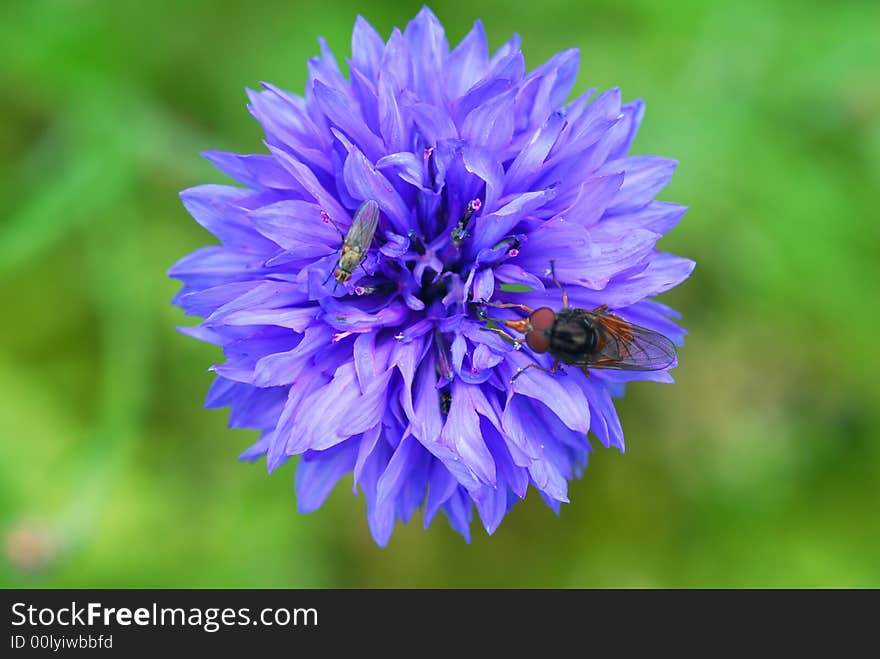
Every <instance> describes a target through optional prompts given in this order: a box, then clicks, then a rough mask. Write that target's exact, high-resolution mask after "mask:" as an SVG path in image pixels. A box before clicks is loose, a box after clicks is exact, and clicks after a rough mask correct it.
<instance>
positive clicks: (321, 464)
mask: <svg viewBox="0 0 880 659" xmlns="http://www.w3.org/2000/svg"><path fill="white" fill-rule="evenodd" d="M357 451H358V442H357V441H355V440H351V441H348V442H343V443H342V444H339V445H338V446H334V447H333V448H329V449H327V450H326V451H309V452H308V453H306V454H305V455H303V457H302V459H301V460H300V461H299V465H298V466H297V469H296V478H295V490H296V499H297V510H299V512H301V513H311V512H314V511H316V510H317V509H318V508H320V507H321V504H323V503H324V500H325V499H326V498H327V497H328V496H329V494H330V492H332V491H333V488H334V487H335V486H336V483H338V482H339V479H340V478H342V477H343V476H345V474H347V473H348V472H350V471H351V470H352V468H353V467H354V464H355V460H356V459H357Z"/></svg>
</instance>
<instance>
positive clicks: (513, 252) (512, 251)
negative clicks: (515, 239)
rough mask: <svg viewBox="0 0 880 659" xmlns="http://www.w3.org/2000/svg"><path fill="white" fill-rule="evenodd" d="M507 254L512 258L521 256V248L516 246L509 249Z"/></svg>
mask: <svg viewBox="0 0 880 659" xmlns="http://www.w3.org/2000/svg"><path fill="white" fill-rule="evenodd" d="M507 255H508V256H509V257H511V258H513V257H514V256H519V250H518V249H517V248H516V247H513V248H511V249H509V250H507Z"/></svg>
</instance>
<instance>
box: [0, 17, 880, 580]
mask: <svg viewBox="0 0 880 659" xmlns="http://www.w3.org/2000/svg"><path fill="white" fill-rule="evenodd" d="M418 7H419V4H418V3H416V2H405V3H399V4H397V5H392V4H391V3H387V2H376V1H375V0H370V1H369V2H358V3H355V2H337V3H329V2H326V1H324V2H313V1H309V2H292V1H280V0H273V1H270V2H253V1H251V2H241V1H232V0H229V1H223V2H217V1H207V0H206V1H200V2H187V3H179V2H170V1H168V0H162V1H159V0H154V1H153V2H149V3H135V2H109V1H106V2H98V1H88V0H43V1H34V2H28V1H25V0H22V1H21V2H15V1H12V2H10V1H8V0H7V2H5V3H4V6H3V19H2V21H0V62H2V63H3V64H2V66H0V94H2V99H0V101H2V102H0V196H2V199H3V208H2V212H0V298H2V300H3V306H2V309H3V319H4V322H3V323H2V324H0V533H2V538H3V542H4V548H3V558H2V559H0V583H2V584H5V585H16V586H36V587H42V586H68V587H88V586H145V587H150V586H277V587H281V586H342V587H358V586H379V587H383V586H563V587H565V586H624V587H628V586H875V587H877V586H880V528H878V519H880V517H878V511H880V490H878V476H880V446H878V442H877V440H878V429H880V419H878V416H880V405H878V402H880V401H878V393H880V385H878V383H877V373H878V366H880V364H878V355H880V350H878V343H877V341H878V339H877V327H878V322H880V317H878V315H880V310H878V305H877V293H876V291H877V290H880V277H878V275H880V270H878V266H877V264H878V256H880V229H878V227H880V223H878V222H877V201H876V196H877V192H878V189H880V68H878V62H880V41H878V39H877V26H878V25H880V5H878V4H877V3H876V2H869V1H865V2H848V3H834V4H826V3H819V2H806V3H765V2H759V1H758V0H744V1H743V2H739V3H727V2H721V1H718V2H692V1H682V2H678V3H654V2H650V1H648V0H641V1H639V2H634V3H620V2H610V1H608V0H603V1H601V2H562V1H561V0H549V1H548V2H544V3H531V2H518V3H511V2H510V1H507V2H500V1H494V2H474V1H473V0H470V1H468V2H464V1H463V0H454V1H452V2H444V3H442V6H436V7H435V10H436V11H437V13H438V15H439V16H440V19H441V20H442V21H443V22H444V24H445V25H446V28H447V33H448V35H449V37H450V40H451V41H453V42H454V41H457V40H458V39H460V38H461V37H462V36H463V35H464V34H465V32H466V31H467V29H469V26H470V24H471V22H472V21H473V20H474V19H475V18H482V19H483V20H484V21H485V24H486V29H487V31H488V34H489V38H490V41H491V44H492V46H493V47H496V46H498V45H500V44H501V43H502V41H504V40H505V39H506V38H507V37H508V36H509V35H510V34H511V33H513V32H519V33H520V34H521V35H522V37H523V44H524V51H525V54H526V58H527V62H528V64H529V65H530V66H535V65H537V64H538V63H540V62H542V61H543V60H544V59H546V58H547V57H548V56H549V55H551V54H552V53H553V52H555V51H557V50H559V49H561V48H563V47H570V46H577V47H580V48H581V52H582V67H581V74H580V78H579V83H578V89H579V90H580V89H585V88H586V87H588V86H596V87H599V88H607V87H609V86H612V85H619V86H621V88H622V90H623V94H624V97H625V98H627V99H632V98H635V97H639V96H640V97H643V98H644V99H646V101H647V106H648V112H647V117H646V121H645V123H644V124H643V127H642V131H641V133H640V136H639V138H638V141H637V143H636V149H635V151H636V152H640V153H659V154H663V155H668V156H673V157H677V158H678V159H679V162H680V164H679V169H678V172H677V173H676V176H675V179H674V182H673V183H672V185H671V186H670V187H669V188H668V189H667V190H665V191H664V192H663V194H662V198H665V199H669V200H674V201H679V202H682V203H686V204H687V205H689V206H690V211H689V213H688V215H687V216H686V217H685V219H684V221H683V222H682V223H681V225H680V226H679V227H678V228H677V229H676V230H675V231H674V232H673V233H672V234H670V235H669V236H668V237H667V238H665V239H664V240H663V244H662V246H663V248H665V249H667V250H669V251H673V252H677V253H680V254H683V255H687V256H690V257H692V258H694V259H696V261H697V262H698V267H697V270H696V271H695V273H694V275H693V277H692V278H691V280H690V281H688V282H687V283H686V284H685V285H683V286H682V287H680V289H678V290H676V291H673V292H671V293H669V294H667V295H665V296H664V301H665V302H667V303H669V304H671V305H673V306H675V307H677V308H679V309H681V310H682V311H683V313H684V319H683V323H684V324H685V325H686V326H687V327H688V329H689V330H690V332H691V334H690V337H689V339H688V342H687V345H686V346H685V348H684V349H682V351H681V367H680V368H679V369H678V370H677V371H676V373H675V375H676V379H677V381H678V382H677V384H676V385H674V386H661V385H656V384H647V383H644V384H636V385H634V386H632V387H630V389H629V391H628V393H627V396H626V398H625V399H624V400H622V401H621V402H620V404H619V411H620V415H621V419H622V421H623V425H624V428H625V431H626V435H627V440H628V450H627V453H626V454H625V455H621V454H619V453H617V452H615V451H608V450H600V451H599V452H598V453H596V454H595V455H594V457H593V458H592V460H591V463H590V466H589V468H588V469H587V472H586V474H585V477H584V479H583V480H581V481H578V482H576V483H574V484H572V487H571V490H570V496H571V500H572V503H571V504H570V505H567V506H565V507H564V508H563V511H562V514H561V516H560V518H558V519H557V518H556V517H555V516H554V515H553V513H552V512H550V511H549V510H548V509H547V508H546V507H545V506H544V505H543V503H542V502H541V501H540V499H539V498H538V497H536V496H535V495H534V493H531V494H530V496H529V497H527V500H526V501H525V502H524V504H521V505H519V506H517V507H516V508H515V509H514V510H513V512H512V513H511V514H510V515H509V516H508V518H507V519H506V520H505V522H504V523H503V524H502V526H501V528H500V529H499V530H498V531H497V532H496V534H495V535H494V536H492V537H488V536H486V534H485V533H484V532H482V530H481V529H480V527H479V524H478V523H477V522H475V524H474V534H475V538H474V540H473V542H472V543H471V544H470V545H467V544H465V543H464V542H462V541H461V539H460V538H459V537H458V536H457V535H456V534H455V533H453V532H452V531H451V530H450V529H449V528H448V527H447V526H446V524H445V522H444V521H443V520H441V519H438V521H437V522H435V524H434V526H433V527H432V528H431V529H430V530H428V531H425V530H423V529H422V528H421V519H419V518H418V517H417V518H416V519H414V520H413V521H411V522H410V524H408V525H407V526H399V527H398V529H397V530H396V532H395V535H394V537H393V538H392V541H391V544H390V546H389V547H388V548H386V549H379V548H377V547H376V546H375V545H374V544H373V542H372V540H371V539H370V536H369V532H368V529H367V525H366V521H365V511H364V501H363V497H362V496H361V497H358V498H353V497H352V496H351V493H350V490H351V481H350V478H349V479H347V481H343V483H342V484H340V486H339V487H338V488H337V490H336V491H335V492H334V493H333V495H332V496H331V497H330V499H329V501H328V502H327V504H326V505H325V506H324V508H322V509H321V511H319V512H317V513H313V514H311V515H300V514H298V513H296V511H295V501H294V497H293V491H292V474H293V465H292V464H290V465H287V466H285V467H284V468H282V469H280V470H279V471H278V472H277V473H276V474H274V475H273V476H271V477H270V476H267V474H266V472H265V469H264V468H263V467H262V466H261V465H246V464H240V463H238V462H237V461H236V456H237V455H238V454H239V453H240V452H241V451H242V450H243V449H244V448H246V447H247V446H249V445H250V444H251V443H252V441H253V440H254V433H253V432H250V431H243V430H229V429H227V428H226V412H225V411H224V410H204V409H202V401H203V397H204V394H205V391H206V389H207V387H208V385H209V383H210V381H211V376H210V374H209V373H208V371H207V368H208V366H209V365H210V364H212V363H214V362H215V361H218V360H219V359H220V355H219V352H218V351H217V350H216V349H215V348H213V347H211V346H206V345H204V344H201V343H199V342H197V341H195V340H192V339H189V338H187V337H185V336H183V335H181V334H178V333H177V332H175V331H174V327H175V326H176V325H179V324H187V323H188V321H189V319H185V318H183V316H182V314H181V313H180V312H179V310H177V309H175V308H173V307H172V306H171V305H170V304H169V300H170V298H171V297H172V295H173V294H174V293H175V291H176V289H177V284H176V283H175V282H174V281H171V280H168V279H167V278H166V277H165V274H164V273H165V271H166V269H167V268H168V267H169V266H170V265H171V264H173V263H174V262H175V261H176V260H177V259H178V258H180V257H181V256H183V255H184V254H186V253H188V252H190V251H192V250H194V249H196V248H197V247H199V246H202V245H204V244H206V243H207V242H209V241H210V238H209V236H208V235H207V234H206V233H205V232H204V231H203V230H202V229H200V227H198V225H197V224H196V223H195V222H194V221H192V220H191V219H190V218H189V217H188V216H187V215H186V213H185V211H184V210H183V208H182V207H181V205H180V203H179V200H178V198H177V192H178V191H179V190H180V189H182V188H185V187H188V186H191V185H195V184H198V183H204V182H221V181H223V180H224V178H223V176H222V175H221V174H219V173H217V172H215V171H214V170H213V169H212V168H211V167H210V166H209V165H208V164H207V163H206V162H204V161H202V160H200V158H199V157H198V152H199V151H201V150H204V149H227V150H232V151H239V152H254V151H257V150H260V149H261V147H260V141H259V140H260V139H261V134H260V130H259V127H258V126H257V124H256V122H254V121H253V120H252V119H251V118H250V116H249V115H248V114H247V111H246V109H245V103H246V99H245V95H244V87H245V86H256V85H258V83H259V81H261V80H269V81H272V82H274V83H276V84H278V85H280V86H282V87H286V88H288V89H291V90H295V91H301V90H302V89H303V86H304V84H305V79H306V65H305V63H306V58H307V57H309V56H311V55H313V54H315V53H316V52H317V42H316V37H317V36H318V35H323V36H325V37H326V38H327V40H328V42H329V43H330V45H331V47H332V48H334V50H335V51H336V52H337V54H338V55H339V56H346V55H348V53H349V48H350V46H349V43H350V29H351V26H352V24H353V21H354V18H355V16H356V14H357V13H362V14H363V15H365V16H366V17H367V18H368V19H369V20H370V21H371V22H372V23H373V24H374V25H375V26H376V27H377V28H378V29H379V30H380V31H381V32H382V33H383V34H384V35H386V36H387V35H388V33H389V32H390V29H391V27H392V26H393V25H395V24H397V25H402V24H405V22H406V21H407V20H409V19H410V18H411V17H412V16H413V15H414V14H415V13H416V11H417V10H418Z"/></svg>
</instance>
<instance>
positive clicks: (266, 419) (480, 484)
mask: <svg viewBox="0 0 880 659" xmlns="http://www.w3.org/2000/svg"><path fill="white" fill-rule="evenodd" d="M320 44H321V55H320V56H317V57H314V58H312V59H310V60H309V62H308V72H309V76H308V82H307V84H306V89H305V95H304V96H298V95H295V94H292V93H289V92H287V91H284V90H282V89H279V88H277V87H275V86H273V85H270V84H263V89H262V90H260V91H251V90H249V91H248V96H249V98H250V104H249V106H248V108H249V110H250V112H251V114H252V115H253V116H254V117H255V118H256V119H257V121H258V122H259V123H260V124H261V126H262V127H263V130H264V131H265V135H266V139H265V146H266V148H267V149H268V153H264V154H250V155H239V154H234V153H225V152H216V151H214V152H208V153H206V154H204V155H205V157H206V158H208V160H210V161H211V162H212V163H214V165H216V167H217V168H218V169H219V170H221V171H222V172H224V173H225V174H227V175H229V176H230V177H232V178H233V179H235V180H236V181H238V182H239V183H240V184H241V187H233V186H227V185H202V186H198V187H195V188H191V189H189V190H185V191H184V192H183V193H181V197H182V199H183V203H184V205H185V207H186V209H187V210H188V211H189V213H190V214H191V215H192V216H193V218H195V220H196V221H197V222H199V223H200V224H201V225H202V226H203V227H205V228H206V229H207V230H208V231H210V232H211V233H212V234H214V235H215V236H216V237H217V238H218V239H219V241H220V244H219V245H212V246H208V247H203V248H202V249H199V250H197V251H196V252H194V253H192V254H190V255H189V256H186V257H185V258H183V259H182V260H180V261H179V262H178V263H177V264H176V265H175V266H174V267H173V268H171V270H170V271H169V274H170V276H172V277H175V278H177V279H179V280H181V281H182V282H183V287H182V289H181V291H180V292H179V293H178V294H177V296H176V297H175V298H174V303H175V304H177V305H179V306H180V307H182V308H183V309H184V311H185V312H186V313H187V314H189V315H195V316H199V317H202V318H204V321H203V322H202V323H201V324H200V325H198V326H196V327H190V328H182V331H184V332H185V333H187V334H190V335H191V336H194V337H195V338H197V339H200V340H203V341H207V342H210V343H213V344H216V345H218V346H220V347H221V348H222V349H223V353H224V356H225V361H224V362H223V363H222V364H218V365H216V366H214V367H213V370H214V371H215V372H216V376H217V377H216V380H215V381H214V383H213V385H212V386H211V389H210V391H209V393H208V397H207V402H206V406H207V407H225V406H228V407H230V408H231V413H230V420H229V424H230V426H231V427H240V428H252V429H256V430H259V431H260V435H259V441H257V443H256V444H255V445H254V446H253V447H251V448H250V449H248V450H247V451H246V452H245V453H244V454H243V455H242V458H244V459H247V460H256V459H257V458H260V457H264V458H265V461H266V465H267V467H268V469H269V471H274V470H275V469H277V468H278V467H279V466H280V465H282V464H284V463H285V462H286V461H287V460H288V459H290V458H291V457H292V456H300V457H299V459H298V464H297V467H296V496H297V503H298V507H299V509H300V510H301V511H303V512H309V511H313V510H315V509H317V508H318V507H320V506H321V504H322V502H323V501H324V500H325V498H326V497H327V496H328V494H329V493H330V492H331V490H332V489H333V488H334V486H335V485H336V484H337V482H338V481H339V480H340V479H341V478H343V477H344V476H346V475H347V474H350V473H351V474H353V484H354V490H355V493H357V490H358V489H360V490H361V491H362V492H363V493H364V495H365V498H366V502H367V518H368V521H369V526H370V529H371V531H372V534H373V537H374V539H375V541H376V542H377V543H378V544H379V545H385V544H386V543H387V542H388V540H389V538H390V536H391V533H392V530H393V528H394V526H395V523H396V521H397V520H403V521H404V522H406V521H407V520H408V519H409V518H410V517H411V516H412V515H413V513H415V512H416V511H417V510H418V509H420V508H423V518H424V523H425V526H426V527H427V526H428V525H429V524H430V523H431V521H432V520H433V519H434V517H435V516H436V515H437V513H438V512H442V513H443V514H444V515H445V516H446V517H447V519H448V520H449V523H450V524H451V526H452V527H453V528H454V529H455V530H456V531H458V532H459V533H461V534H462V535H463V536H464V537H465V538H467V539H469V538H470V526H471V521H472V516H473V511H474V509H476V511H477V514H478V515H479V518H480V520H481V521H482V524H483V526H484V527H485V529H486V530H487V532H489V533H492V532H493V531H494V530H495V529H496V528H497V527H498V525H499V524H500V523H501V520H502V519H503V517H504V515H505V513H506V512H507V511H508V510H510V508H511V507H512V506H513V505H514V504H515V503H516V502H517V501H519V500H520V499H522V498H523V497H525V496H526V492H527V490H528V489H529V487H530V486H531V487H533V488H535V489H536V490H537V491H538V492H539V493H540V495H541V496H542V497H543V498H544V500H545V501H546V502H547V504H548V505H549V506H550V507H551V508H553V509H554V510H556V511H558V510H559V506H560V504H561V503H563V502H567V501H568V482H569V481H570V480H571V479H573V478H575V477H578V476H580V474H581V471H582V469H583V468H584V467H585V465H586V463H587V456H588V454H589V452H590V451H591V447H590V443H589V441H588V433H590V432H592V434H593V435H594V436H595V438H596V439H598V441H599V442H600V443H601V444H602V445H604V446H606V447H609V446H615V447H617V448H619V449H620V450H623V432H622V430H621V425H620V422H619V420H618V416H617V413H616V412H615V409H614V404H613V402H612V396H616V395H620V394H622V392H623V386H624V385H625V383H627V382H629V381H632V380H635V379H651V380H655V381H660V382H671V381H672V380H671V377H670V376H669V373H668V370H663V371H658V372H649V373H636V372H626V371H599V370H595V371H592V372H591V373H590V375H589V377H587V376H585V375H584V374H583V373H581V372H580V371H579V370H578V369H576V368H570V369H566V370H565V372H564V373H555V374H550V373H546V372H543V371H541V370H539V369H536V368H530V369H528V370H527V371H525V372H523V374H522V376H521V377H518V378H517V379H516V380H515V381H513V382H511V378H512V377H513V375H514V373H515V372H516V371H517V369H519V368H520V367H523V366H526V365H528V364H529V363H532V362H535V361H536V362H537V363H539V364H541V365H543V366H545V367H549V366H550V365H551V364H552V358H551V357H550V355H547V354H544V355H535V354H531V353H530V352H529V350H528V349H527V348H525V349H517V346H515V345H514V344H512V343H511V342H510V341H507V340H505V339H504V338H503V337H502V336H499V335H498V334H497V333H495V332H492V331H487V324H486V321H485V319H484V317H481V315H480V308H481V307H480V304H479V303H480V302H484V301H492V302H494V303H499V302H515V303H520V304H525V305H528V306H530V307H533V308H535V307H541V306H549V307H551V308H553V309H559V308H561V306H562V301H561V295H560V291H559V289H558V288H557V287H556V286H554V285H553V283H552V278H551V273H550V260H551V259H552V260H554V262H555V271H556V275H557V276H558V279H559V280H560V282H561V283H562V284H563V285H564V286H565V288H566V290H567V292H568V294H569V297H570V299H571V305H572V306H575V307H580V308H584V309H593V308H595V307H598V306H600V305H607V306H608V307H609V308H610V309H611V310H613V312H614V313H615V314H617V315H619V316H621V317H623V318H625V319H626V320H629V321H631V322H634V323H637V324H638V325H641V326H644V327H646V328H649V329H652V330H655V331H657V332H660V333H662V334H664V335H666V336H667V337H669V338H670V339H672V340H673V341H674V342H676V343H679V344H680V343H681V341H682V338H683V335H684V331H683V330H682V329H680V328H679V327H678V326H677V325H676V324H675V322H674V321H673V319H674V318H676V317H677V314H676V313H675V312H674V311H673V310H671V309H670V308H668V307H666V306H664V305H662V304H660V303H658V302H656V301H653V300H650V299H649V298H651V297H653V296H656V295H657V294H659V293H662V292H664V291H666V290H668V289H670V288H672V287H674V286H676V285H677V284H679V283H681V282H682V281H684V280H685V279H686V278H687V277H688V276H689V275H690V273H691V271H692V269H693V267H694V263H693V262H692V261H690V260H688V259H685V258H681V257H679V256H675V255H672V254H668V253H664V252H661V251H658V250H657V248H656V243H657V241H658V240H659V239H660V237H661V236H662V235H663V234H665V233H666V232H667V231H669V230H670V229H672V228H673V227H674V226H675V224H676V223H677V222H678V221H679V219H680V218H681V217H682V215H683V214H684V212H685V208H684V207H683V206H679V205H677V204H673V203H668V202H663V201H656V200H655V199H654V197H655V195H656V194H657V193H658V192H659V191H660V190H661V189H662V188H663V187H664V186H665V185H666V184H667V183H668V182H669V179H670V177H671V176H672V172H673V169H674V168H675V164H676V163H675V161H674V160H670V159H667V158H661V157H656V156H630V155H628V153H629V150H630V147H631V145H632V142H633V139H634V138H635V135H636V131H637V130H638V128H639V125H640V123H641V121H642V116H643V113H644V104H643V103H642V102H641V101H635V102H631V103H625V104H624V103H622V102H621V95H620V90H619V89H616V88H615V89H610V90H608V91H605V92H602V93H599V94H596V92H595V90H588V91H586V92H584V93H582V94H581V95H579V96H577V97H576V98H574V100H572V101H570V102H567V99H568V98H569V96H570V94H571V92H572V88H573V86H574V82H575V77H576V75H577V71H578V60H579V54H578V52H577V51H576V50H566V51H563V52H560V53H558V54H557V55H555V56H553V57H552V58H551V59H550V60H549V61H547V62H546V63H544V64H542V65H541V66H539V67H538V68H536V69H533V70H532V71H530V72H527V71H526V65H525V60H524V58H523V54H522V52H521V50H520V41H519V38H518V37H517V36H514V37H513V38H512V39H510V40H509V41H508V42H507V43H505V44H504V45H502V46H501V47H500V48H499V49H498V50H496V51H495V52H494V53H491V52H490V50H489V47H488V45H487V40H486V35H485V32H484V30H483V26H482V24H481V23H480V22H479V21H478V22H476V23H475V24H474V27H473V29H472V30H471V31H470V32H469V33H468V34H467V35H466V36H465V37H464V39H462V41H461V42H460V43H459V44H458V45H456V46H455V47H454V48H450V46H449V45H448V43H447V40H446V36H445V34H444V31H443V27H442V26H441V24H440V23H439V21H438V20H437V18H436V17H435V16H434V14H433V13H431V11H430V10H428V9H427V8H425V9H423V10H422V11H421V12H420V13H419V14H418V16H417V17H416V18H415V19H414V20H413V21H412V22H410V23H409V24H408V25H407V27H406V29H405V30H403V31H400V30H399V29H396V28H395V29H394V31H393V32H392V33H391V36H390V37H389V38H388V40H387V41H385V40H383V39H382V37H381V36H380V35H379V34H378V33H377V32H376V31H375V30H374V29H373V28H372V27H371V26H370V25H369V24H368V23H367V21H365V20H364V19H362V18H358V19H357V21H356V23H355V26H354V31H353V35H352V57H351V59H350V60H349V61H348V75H347V76H346V75H345V74H343V72H342V70H341V69H340V67H339V65H338V63H337V61H336V59H335V58H334V56H333V54H332V53H331V52H330V50H329V48H328V47H327V45H326V43H324V41H323V40H322V41H321V42H320ZM369 199H372V200H374V201H375V202H376V203H377V204H378V206H379V209H380V215H379V221H378V226H377V229H376V232H375V236H374V237H373V239H372V241H371V243H370V244H369V245H368V246H366V248H365V257H364V258H363V260H362V261H361V262H360V263H358V264H357V267H355V268H354V270H353V272H352V273H351V274H352V276H351V279H350V280H349V281H345V282H344V283H340V282H338V281H336V279H335V278H334V277H333V276H332V274H333V272H334V269H335V268H336V266H337V264H338V262H339V258H340V250H341V247H342V244H343V237H342V236H341V235H340V230H341V231H342V232H343V233H345V232H346V231H347V229H348V228H349V227H350V226H351V224H352V217H353V214H354V212H355V210H356V209H357V208H358V207H359V206H360V205H361V204H362V203H363V202H364V201H365V200H369ZM328 220H332V221H328ZM337 227H338V228H337ZM506 311H507V310H505V312H506ZM673 366H675V364H673Z"/></svg>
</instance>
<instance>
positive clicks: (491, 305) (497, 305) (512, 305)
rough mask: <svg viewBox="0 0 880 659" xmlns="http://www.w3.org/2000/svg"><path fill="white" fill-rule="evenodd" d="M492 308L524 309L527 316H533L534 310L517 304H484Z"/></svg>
mask: <svg viewBox="0 0 880 659" xmlns="http://www.w3.org/2000/svg"><path fill="white" fill-rule="evenodd" d="M483 304H486V305H488V306H490V307H497V308H498V309H522V310H523V311H525V312H526V313H527V314H529V315H532V311H533V309H531V308H530V307H527V306H526V305H524V304H516V303H515V302H483Z"/></svg>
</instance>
